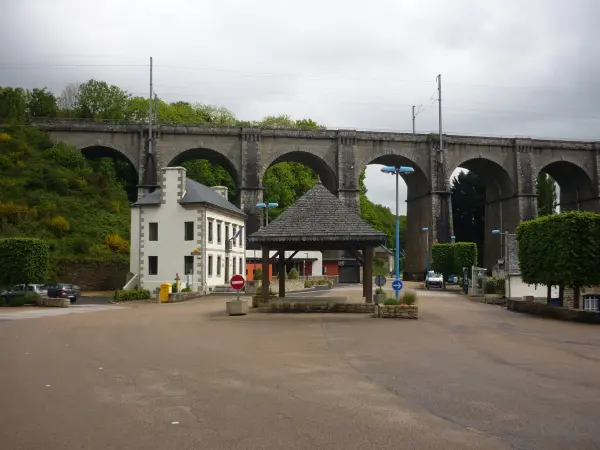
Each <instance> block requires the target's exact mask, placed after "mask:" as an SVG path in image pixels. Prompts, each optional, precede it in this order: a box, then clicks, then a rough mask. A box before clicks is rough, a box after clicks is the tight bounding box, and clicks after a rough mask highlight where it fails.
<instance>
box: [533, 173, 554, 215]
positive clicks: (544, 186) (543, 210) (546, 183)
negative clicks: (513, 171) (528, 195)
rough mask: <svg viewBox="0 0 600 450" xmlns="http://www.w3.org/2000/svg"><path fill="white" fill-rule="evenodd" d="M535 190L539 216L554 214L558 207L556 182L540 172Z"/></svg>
mask: <svg viewBox="0 0 600 450" xmlns="http://www.w3.org/2000/svg"><path fill="white" fill-rule="evenodd" d="M535 188H536V191H537V207H538V216H540V217H541V216H547V215H548V214H554V213H555V212H556V206H557V201H556V185H555V184H554V180H553V179H552V178H551V177H550V176H548V175H547V174H545V173H544V172H540V173H539V174H538V176H537V179H536V180H535Z"/></svg>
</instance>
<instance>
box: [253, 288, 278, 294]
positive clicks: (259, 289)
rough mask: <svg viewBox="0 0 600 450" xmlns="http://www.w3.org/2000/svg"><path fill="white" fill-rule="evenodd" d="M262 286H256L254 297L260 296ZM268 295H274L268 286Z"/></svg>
mask: <svg viewBox="0 0 600 450" xmlns="http://www.w3.org/2000/svg"><path fill="white" fill-rule="evenodd" d="M262 291H263V290H262V286H258V287H257V288H256V295H262ZM269 295H275V292H274V291H273V289H271V287H270V286H269Z"/></svg>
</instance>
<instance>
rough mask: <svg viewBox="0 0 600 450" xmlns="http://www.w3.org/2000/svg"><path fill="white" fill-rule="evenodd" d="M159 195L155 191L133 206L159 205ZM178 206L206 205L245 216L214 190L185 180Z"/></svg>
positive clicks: (187, 179)
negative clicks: (183, 190) (182, 194)
mask: <svg viewBox="0 0 600 450" xmlns="http://www.w3.org/2000/svg"><path fill="white" fill-rule="evenodd" d="M160 194H161V190H160V189H157V190H155V191H154V192H152V193H151V194H148V195H146V196H144V197H142V198H141V199H139V200H138V201H137V202H136V203H134V204H133V206H140V205H141V206H158V205H160ZM179 204H181V205H199V204H206V205H211V206H215V207H217V208H221V209H224V210H227V211H229V212H232V213H234V214H238V215H240V216H244V217H245V216H246V214H244V212H243V211H241V210H240V209H239V208H237V207H236V206H235V205H233V204H232V203H230V202H229V201H228V200H227V199H226V198H225V197H223V196H222V195H221V194H219V193H218V192H217V191H215V190H214V189H212V188H210V187H208V186H205V185H204V184H200V183H198V182H197V181H194V180H190V179H189V178H186V180H185V194H184V196H183V198H182V199H181V200H179Z"/></svg>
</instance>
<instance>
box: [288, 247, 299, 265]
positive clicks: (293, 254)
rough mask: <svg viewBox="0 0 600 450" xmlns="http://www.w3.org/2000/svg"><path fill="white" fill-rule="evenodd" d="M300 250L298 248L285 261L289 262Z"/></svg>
mask: <svg viewBox="0 0 600 450" xmlns="http://www.w3.org/2000/svg"><path fill="white" fill-rule="evenodd" d="M299 251H300V250H296V251H295V252H294V253H292V256H290V257H289V258H288V259H286V260H285V263H286V264H287V263H289V262H290V259H292V258H293V257H294V256H296V255H297V254H298V252H299ZM284 254H285V253H284Z"/></svg>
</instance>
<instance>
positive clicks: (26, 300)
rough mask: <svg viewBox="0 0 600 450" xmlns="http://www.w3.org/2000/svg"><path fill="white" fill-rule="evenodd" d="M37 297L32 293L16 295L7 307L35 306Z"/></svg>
mask: <svg viewBox="0 0 600 450" xmlns="http://www.w3.org/2000/svg"><path fill="white" fill-rule="evenodd" d="M38 298H39V295H38V294H36V293H34V292H32V293H27V294H23V295H17V296H16V297H13V298H12V299H11V300H10V303H9V306H25V305H35V304H36V303H37V299H38Z"/></svg>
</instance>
